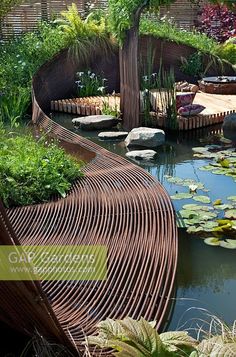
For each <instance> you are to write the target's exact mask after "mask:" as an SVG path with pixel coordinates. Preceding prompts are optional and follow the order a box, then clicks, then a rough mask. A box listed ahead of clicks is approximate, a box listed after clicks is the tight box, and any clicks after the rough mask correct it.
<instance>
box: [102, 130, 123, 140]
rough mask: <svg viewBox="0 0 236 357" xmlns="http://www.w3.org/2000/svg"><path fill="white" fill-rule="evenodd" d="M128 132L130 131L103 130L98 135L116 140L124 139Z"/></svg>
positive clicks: (105, 138)
mask: <svg viewBox="0 0 236 357" xmlns="http://www.w3.org/2000/svg"><path fill="white" fill-rule="evenodd" d="M128 134H129V133H128V131H102V132H101V133H99V134H98V137H99V138H100V139H104V140H115V139H124V138H126V136H127V135H128Z"/></svg>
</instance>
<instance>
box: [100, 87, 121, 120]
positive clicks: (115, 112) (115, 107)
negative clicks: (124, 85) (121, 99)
mask: <svg viewBox="0 0 236 357" xmlns="http://www.w3.org/2000/svg"><path fill="white" fill-rule="evenodd" d="M116 98H117V97H116V93H115V92H113V93H112V95H110V94H108V95H107V96H105V97H104V100H103V103H102V114H104V115H112V116H113V117H116V118H119V117H120V109H119V104H118V103H117V99H116Z"/></svg>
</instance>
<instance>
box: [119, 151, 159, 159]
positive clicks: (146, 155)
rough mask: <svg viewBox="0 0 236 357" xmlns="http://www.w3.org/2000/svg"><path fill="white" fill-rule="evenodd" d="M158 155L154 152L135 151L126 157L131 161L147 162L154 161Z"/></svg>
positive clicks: (128, 153)
mask: <svg viewBox="0 0 236 357" xmlns="http://www.w3.org/2000/svg"><path fill="white" fill-rule="evenodd" d="M156 154H157V153H156V151H154V150H133V151H129V152H127V153H126V154H125V156H127V157H128V158H130V159H135V160H144V161H146V160H153V159H154V157H155V156H156Z"/></svg>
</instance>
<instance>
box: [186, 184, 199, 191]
mask: <svg viewBox="0 0 236 357" xmlns="http://www.w3.org/2000/svg"><path fill="white" fill-rule="evenodd" d="M188 187H189V191H190V192H196V191H197V188H198V185H194V184H193V185H189V186H188Z"/></svg>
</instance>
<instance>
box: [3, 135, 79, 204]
mask: <svg viewBox="0 0 236 357" xmlns="http://www.w3.org/2000/svg"><path fill="white" fill-rule="evenodd" d="M0 134H1V141H0V156H1V162H0V197H1V199H2V201H3V203H4V205H5V206H6V207H11V206H20V205H29V204H35V203H40V202H45V201H48V200H50V199H51V198H52V196H55V195H60V196H61V197H65V196H66V193H67V192H68V190H69V189H70V187H71V184H72V182H73V181H74V180H75V179H76V178H78V177H81V176H83V174H82V171H81V166H82V163H81V162H77V161H76V160H75V159H73V158H72V157H70V156H69V155H67V154H66V153H65V151H64V150H63V149H62V148H60V147H59V146H58V145H57V143H56V142H55V140H53V139H50V138H47V137H45V136H42V137H40V138H39V139H38V140H37V141H36V140H35V139H34V138H33V136H32V135H31V134H17V133H14V132H10V133H7V132H6V131H5V130H3V129H1V132H0Z"/></svg>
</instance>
